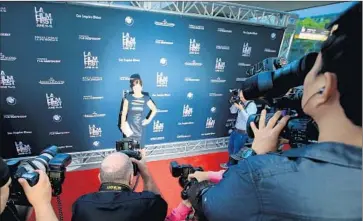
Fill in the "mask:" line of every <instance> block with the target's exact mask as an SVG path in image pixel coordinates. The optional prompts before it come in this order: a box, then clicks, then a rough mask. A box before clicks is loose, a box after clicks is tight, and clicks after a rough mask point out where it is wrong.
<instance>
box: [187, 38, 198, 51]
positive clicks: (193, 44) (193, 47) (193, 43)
mask: <svg viewBox="0 0 363 221" xmlns="http://www.w3.org/2000/svg"><path fill="white" fill-rule="evenodd" d="M199 52H200V43H198V42H197V40H195V39H189V54H199Z"/></svg>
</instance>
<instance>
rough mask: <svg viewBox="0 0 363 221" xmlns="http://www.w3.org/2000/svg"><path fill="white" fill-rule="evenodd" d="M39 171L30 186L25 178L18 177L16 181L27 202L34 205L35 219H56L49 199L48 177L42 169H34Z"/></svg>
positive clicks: (50, 197)
mask: <svg viewBox="0 0 363 221" xmlns="http://www.w3.org/2000/svg"><path fill="white" fill-rule="evenodd" d="M36 172H37V173H39V180H38V183H37V184H36V185H35V186H33V187H31V186H30V185H29V184H28V182H27V181H26V180H25V179H22V178H20V179H19V180H18V182H19V183H20V185H21V186H22V187H23V189H24V192H25V195H26V197H27V198H28V201H29V203H30V204H31V205H32V206H33V207H34V210H35V214H36V220H37V221H43V220H44V221H45V220H46V221H53V220H58V219H57V216H56V215H55V214H54V211H53V208H52V204H51V200H52V187H51V184H50V181H49V178H48V176H47V174H46V173H45V172H43V171H42V170H36Z"/></svg>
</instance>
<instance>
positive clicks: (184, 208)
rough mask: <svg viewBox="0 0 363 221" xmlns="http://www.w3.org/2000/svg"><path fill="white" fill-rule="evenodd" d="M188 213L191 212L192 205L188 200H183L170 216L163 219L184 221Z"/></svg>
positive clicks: (166, 220)
mask: <svg viewBox="0 0 363 221" xmlns="http://www.w3.org/2000/svg"><path fill="white" fill-rule="evenodd" d="M190 212H192V205H191V204H190V202H189V200H183V201H182V202H181V203H180V204H179V205H178V207H176V208H175V209H173V211H172V212H171V214H170V215H169V216H167V217H166V218H165V221H180V220H185V219H186V218H187V216H188V215H189V214H190Z"/></svg>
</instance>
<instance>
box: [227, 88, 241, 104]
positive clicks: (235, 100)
mask: <svg viewBox="0 0 363 221" xmlns="http://www.w3.org/2000/svg"><path fill="white" fill-rule="evenodd" d="M229 92H230V93H231V98H230V99H229V103H230V104H235V103H237V104H239V103H240V102H241V98H240V97H239V90H238V89H230V90H229Z"/></svg>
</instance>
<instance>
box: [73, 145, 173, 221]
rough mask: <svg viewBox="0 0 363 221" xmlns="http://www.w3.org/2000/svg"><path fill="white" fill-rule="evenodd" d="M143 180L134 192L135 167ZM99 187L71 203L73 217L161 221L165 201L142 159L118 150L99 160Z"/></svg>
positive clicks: (81, 219)
mask: <svg viewBox="0 0 363 221" xmlns="http://www.w3.org/2000/svg"><path fill="white" fill-rule="evenodd" d="M132 163H135V164H136V165H137V168H138V171H139V173H140V175H141V177H142V179H143V181H144V191H143V192H140V193H138V192H133V189H132V188H133V186H134V184H133V180H134V168H133V164H132ZM99 179H100V181H101V187H100V191H99V192H96V193H90V194H86V195H83V196H81V197H80V198H78V199H77V201H76V202H75V203H74V204H73V216H72V221H93V220H94V221H100V220H105V221H106V220H107V221H120V220H122V221H128V220H129V221H131V220H132V221H133V220H137V221H150V220H153V221H159V220H160V221H164V219H165V217H166V213H167V204H166V202H165V200H164V199H163V198H162V197H161V195H160V191H159V190H158V188H157V186H156V184H155V182H154V180H153V178H152V177H151V175H150V173H149V170H148V168H147V166H146V163H145V160H144V159H141V160H140V161H138V160H136V159H133V158H130V157H129V156H127V155H126V154H124V153H121V152H117V153H113V154H110V155H109V156H107V157H106V158H105V159H104V160H103V161H102V164H101V168H100V174H99Z"/></svg>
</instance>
